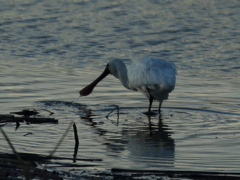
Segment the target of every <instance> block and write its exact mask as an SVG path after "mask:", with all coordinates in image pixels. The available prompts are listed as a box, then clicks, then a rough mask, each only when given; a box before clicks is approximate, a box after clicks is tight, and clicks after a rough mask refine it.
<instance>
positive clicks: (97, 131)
mask: <svg viewBox="0 0 240 180" xmlns="http://www.w3.org/2000/svg"><path fill="white" fill-rule="evenodd" d="M0 7H1V8H0V14H1V19H0V32H1V35H0V51H1V53H0V67H1V71H0V77H1V78H0V102H1V109H0V113H1V114H7V113H9V112H12V111H17V110H22V109H27V108H35V109H41V108H45V109H49V110H50V111H53V112H54V113H55V114H54V115H53V116H52V117H54V118H57V119H58V120H59V123H58V124H40V125H35V124H32V125H27V124H24V123H22V124H21V126H20V128H19V129H18V130H17V131H15V124H10V123H9V124H7V125H5V126H4V127H3V129H4V130H5V132H6V133H7V135H8V136H9V138H10V139H11V141H12V143H13V144H14V146H15V147H16V149H17V150H18V151H19V152H31V153H37V154H45V155H47V154H49V152H50V151H51V150H52V149H53V148H54V146H55V145H56V143H57V141H58V140H59V139H60V137H61V136H62V134H63V133H64V131H65V130H66V128H67V126H68V124H69V123H70V122H72V121H74V122H75V123H76V125H77V128H78V133H79V138H80V139H79V141H80V146H79V150H78V157H79V158H100V159H102V160H103V161H101V162H94V163H93V164H96V165H99V166H98V167H97V169H111V168H113V167H115V168H129V169H146V170H159V169H163V170H198V171H218V172H223V171H224V172H239V162H238V159H239V158H240V153H239V148H240V146H239V144H240V134H239V126H240V123H239V120H240V113H239V105H240V93H239V87H240V81H239V79H240V78H239V77H240V71H239V69H240V63H239V56H240V51H239V50H240V39H239V37H240V36H239V35H240V34H239V29H240V27H239V26H240V23H239V19H240V15H239V13H240V3H239V1H237V0H231V1H224V0H220V1H219V0H218V1H217V0H210V1H206V2H203V1H198V0H197V1H187V0H184V1H172V2H171V1H153V0H152V1H144V0H141V1H114V2H112V1H107V0H103V1H90V0H86V1H66V2H65V1H31V0H25V1H15V2H14V3H13V2H10V1H2V2H1V3H0ZM145 56H152V57H158V58H162V59H166V60H169V61H171V62H173V63H175V65H176V66H177V69H178V76H177V83H176V88H175V90H174V91H173V92H172V93H171V94H170V96H169V100H168V101H165V102H164V103H163V108H162V115H161V116H158V115H156V116H152V117H151V119H150V121H151V124H150V123H149V118H148V117H147V116H146V115H144V114H143V112H146V110H147V106H148V100H147V99H146V98H145V97H144V96H143V95H141V93H139V92H133V91H129V90H127V89H125V88H124V87H122V85H121V84H120V82H119V80H117V79H115V78H114V77H112V76H109V77H107V78H105V79H104V80H103V81H102V82H101V83H100V84H99V85H98V87H97V88H96V89H95V90H94V93H93V94H91V95H90V96H88V97H81V98H80V99H79V100H76V99H77V98H78V91H79V90H80V89H82V88H83V87H84V86H86V85H87V84H88V83H90V82H91V81H93V80H94V79H95V78H96V77H97V76H98V75H99V74H100V73H101V72H102V71H103V70H104V68H105V65H106V63H107V62H108V61H109V60H111V59H113V58H119V59H122V60H124V62H125V63H126V64H127V65H129V64H130V63H131V61H132V60H136V59H138V58H141V57H145ZM113 105H118V106H119V107H120V114H119V119H118V120H117V114H116V111H114V112H113V113H112V114H111V115H110V117H109V119H106V117H105V116H106V115H107V114H108V113H109V112H110V111H111V110H112V109H113V108H114V106H113ZM157 105H158V104H157V103H154V104H153V108H156V109H157ZM44 115H45V116H48V114H47V113H46V112H45V113H44ZM28 132H32V134H31V135H27V136H24V134H26V133H28ZM0 142H1V147H0V150H1V152H9V153H10V152H11V150H10V148H9V147H8V144H7V143H6V141H5V140H4V139H3V136H0ZM74 143H75V142H74V138H73V132H72V130H70V131H69V133H68V135H67V137H66V138H65V140H64V141H63V143H62V144H61V146H60V147H59V149H58V151H57V152H56V155H57V156H62V157H69V158H71V157H72V154H73V151H74ZM69 162H71V161H69ZM76 163H79V164H86V162H76ZM88 163H90V164H91V163H92V162H88ZM90 169H91V168H90ZM65 170H66V169H65Z"/></svg>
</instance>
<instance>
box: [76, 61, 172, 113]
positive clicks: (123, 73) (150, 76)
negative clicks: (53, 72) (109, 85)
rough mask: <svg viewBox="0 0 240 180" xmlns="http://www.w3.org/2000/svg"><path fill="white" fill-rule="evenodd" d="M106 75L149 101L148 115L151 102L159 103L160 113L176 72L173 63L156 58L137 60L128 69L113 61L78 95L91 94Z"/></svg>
mask: <svg viewBox="0 0 240 180" xmlns="http://www.w3.org/2000/svg"><path fill="white" fill-rule="evenodd" d="M108 74H112V75H113V76H115V77H116V78H118V79H119V80H120V81H121V83H122V85H123V86H124V87H125V88H127V89H130V90H133V91H140V92H141V93H143V94H144V95H145V96H146V97H147V98H148V99H149V107H148V114H150V113H151V106H152V102H153V100H157V101H159V108H158V112H159V113H160V108H161V105H162V102H163V100H166V99H168V94H169V93H170V92H171V91H172V90H173V89H174V87H175V82H176V74H177V70H176V67H175V65H174V64H173V63H171V62H169V61H166V60H163V59H158V58H151V57H145V58H142V59H138V60H136V61H133V63H132V64H131V65H130V66H129V67H128V68H126V66H125V64H124V62H123V61H122V60H119V59H114V60H111V61H110V62H109V63H108V64H107V66H106V68H105V70H104V71H103V73H102V74H101V75H100V76H99V77H98V78H97V79H96V80H95V81H93V82H92V83H91V84H89V85H88V86H86V87H85V88H83V89H82V90H81V91H80V92H79V94H80V95H81V96H87V95H89V94H91V92H92V90H93V89H94V87H95V86H96V85H97V84H98V83H99V82H100V81H101V80H102V79H103V78H105V77H106V76H107V75H108Z"/></svg>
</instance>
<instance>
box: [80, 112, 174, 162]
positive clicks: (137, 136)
mask: <svg viewBox="0 0 240 180" xmlns="http://www.w3.org/2000/svg"><path fill="white" fill-rule="evenodd" d="M93 116H94V115H93V113H92V110H89V111H88V113H87V114H86V115H85V116H81V119H84V120H85V124H86V125H89V126H92V127H93V128H94V129H95V130H94V131H93V133H96V134H98V135H100V136H101V138H100V141H101V143H102V145H104V146H105V147H106V155H107V156H116V157H121V156H122V154H123V152H126V151H128V153H124V154H128V156H129V157H128V159H129V161H134V162H140V161H142V162H145V160H146V158H147V159H149V162H151V161H154V162H156V161H157V162H159V165H158V166H163V165H164V164H165V165H166V164H167V165H168V166H169V165H170V166H173V164H174V156H175V142H174V139H172V137H171V134H172V132H171V130H170V129H169V128H168V126H167V125H164V123H163V119H162V116H155V117H153V116H141V117H140V118H139V117H137V118H135V119H132V118H131V116H130V115H129V114H121V115H120V120H119V125H118V126H116V124H115V125H114V124H113V123H112V122H111V123H110V124H109V122H110V121H109V120H108V121H107V120H106V121H104V122H103V123H102V124H104V126H102V125H101V124H100V123H99V122H98V121H97V119H95V118H93ZM134 116H135V115H134ZM135 117H136V116H135ZM130 118H131V119H130ZM133 118H134V117H133ZM146 118H148V122H149V123H148V124H146ZM121 119H122V121H121ZM123 119H124V121H123ZM126 119H128V120H127V121H126ZM139 119H141V120H140V121H139ZM156 120H157V121H158V123H154V122H156ZM114 132H115V133H114ZM98 140H99V139H98ZM144 159H145V160H144ZM157 164H158V163H157Z"/></svg>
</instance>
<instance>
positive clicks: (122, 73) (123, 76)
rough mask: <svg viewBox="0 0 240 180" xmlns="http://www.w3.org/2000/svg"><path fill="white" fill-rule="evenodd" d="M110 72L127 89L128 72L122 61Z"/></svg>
mask: <svg viewBox="0 0 240 180" xmlns="http://www.w3.org/2000/svg"><path fill="white" fill-rule="evenodd" d="M112 74H113V75H114V76H115V77H116V78H118V79H119V80H120V81H121V83H122V85H123V86H124V87H125V88H127V89H129V84H128V73H127V68H126V66H125V64H124V63H121V64H118V66H117V67H116V71H114V72H113V73H112Z"/></svg>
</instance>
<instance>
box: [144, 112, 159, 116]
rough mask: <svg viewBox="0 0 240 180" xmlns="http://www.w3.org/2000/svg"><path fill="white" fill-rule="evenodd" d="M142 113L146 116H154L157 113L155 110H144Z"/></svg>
mask: <svg viewBox="0 0 240 180" xmlns="http://www.w3.org/2000/svg"><path fill="white" fill-rule="evenodd" d="M143 114H145V115H147V116H155V115H157V114H158V113H156V112H153V111H150V112H149V111H147V112H144V113H143Z"/></svg>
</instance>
